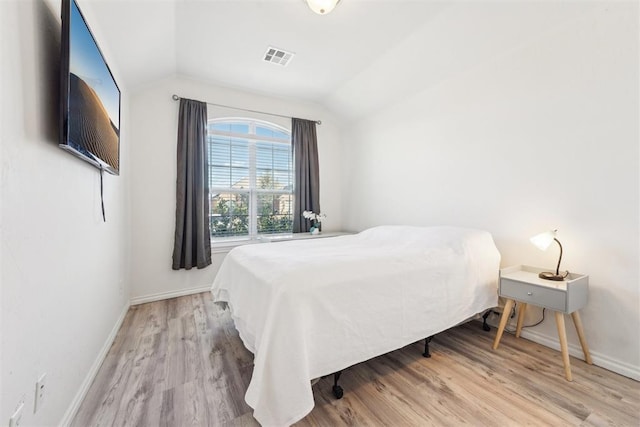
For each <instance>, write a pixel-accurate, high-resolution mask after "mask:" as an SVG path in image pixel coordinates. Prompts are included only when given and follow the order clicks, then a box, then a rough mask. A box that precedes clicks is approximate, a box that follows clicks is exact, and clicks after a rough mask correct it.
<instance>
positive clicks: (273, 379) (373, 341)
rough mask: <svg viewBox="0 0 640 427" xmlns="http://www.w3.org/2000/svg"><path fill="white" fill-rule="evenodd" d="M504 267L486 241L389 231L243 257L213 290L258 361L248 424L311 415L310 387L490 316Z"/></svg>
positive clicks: (259, 248) (232, 257) (252, 250)
mask: <svg viewBox="0 0 640 427" xmlns="http://www.w3.org/2000/svg"><path fill="white" fill-rule="evenodd" d="M499 264H500V254H499V253H498V250H497V249H496V247H495V244H494V242H493V239H492V237H491V235H490V234H489V233H487V232H485V231H479V230H472V229H463V228H455V227H409V226H383V227H375V228H371V229H368V230H365V231H363V232H361V233H359V234H357V235H350V236H341V237H334V238H323V239H310V240H299V241H288V242H279V243H270V244H257V245H247V246H241V247H237V248H235V249H233V250H232V251H231V252H229V254H228V255H227V257H226V258H225V260H224V262H223V264H222V266H221V268H220V271H219V272H218V274H217V276H216V279H215V281H214V283H213V287H212V290H211V292H212V293H213V296H214V299H215V301H217V302H226V303H228V305H229V308H230V310H231V314H232V316H233V319H234V322H235V325H236V328H237V329H238V331H239V334H240V337H241V339H242V341H243V342H244V345H245V346H246V347H247V348H248V349H249V350H250V351H251V352H252V353H254V355H255V358H254V365H255V366H254V370H253V376H252V378H251V383H250V385H249V388H248V390H247V394H246V396H245V399H246V401H247V403H248V404H249V405H250V406H251V407H252V408H253V409H254V413H253V416H254V417H255V418H256V420H258V421H259V422H260V423H261V424H262V425H268V426H271V425H277V426H280V425H289V424H292V423H294V422H296V421H298V420H300V419H302V418H303V417H304V416H305V415H306V414H308V413H309V412H310V411H311V409H312V408H313V406H314V401H313V393H312V390H311V385H310V380H311V379H313V378H317V377H320V376H322V375H327V374H331V373H333V372H336V371H339V370H341V369H344V368H347V367H349V366H351V365H354V364H356V363H359V362H362V361H365V360H368V359H370V358H372V357H375V356H378V355H381V354H384V353H387V352H389V351H392V350H396V349H398V348H401V347H403V346H405V345H407V344H410V343H412V342H415V341H418V340H420V339H423V338H425V337H428V336H431V335H433V334H436V333H438V332H441V331H444V330H446V329H448V328H450V327H452V326H455V325H456V324H458V323H460V322H461V321H463V320H466V319H468V318H470V317H472V316H473V315H475V314H477V313H479V312H482V311H484V310H486V309H488V308H490V307H495V306H496V305H497V302H498V297H497V287H498V286H497V285H498V271H499V267H500V266H499ZM345 375H348V372H346V373H345ZM346 392H347V393H348V392H349V390H346Z"/></svg>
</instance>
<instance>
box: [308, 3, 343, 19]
mask: <svg viewBox="0 0 640 427" xmlns="http://www.w3.org/2000/svg"><path fill="white" fill-rule="evenodd" d="M338 3H340V0H307V5H309V8H310V9H311V10H313V11H314V12H315V13H317V14H318V15H326V14H327V13H329V12H331V11H332V10H333V9H334V8H335V7H336V5H337V4H338Z"/></svg>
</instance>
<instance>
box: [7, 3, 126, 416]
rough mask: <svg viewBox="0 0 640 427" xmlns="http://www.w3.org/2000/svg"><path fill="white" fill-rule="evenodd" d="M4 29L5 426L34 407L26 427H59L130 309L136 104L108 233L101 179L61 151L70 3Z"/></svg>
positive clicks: (25, 9)
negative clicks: (62, 67) (38, 404)
mask: <svg viewBox="0 0 640 427" xmlns="http://www.w3.org/2000/svg"><path fill="white" fill-rule="evenodd" d="M83 12H84V13H85V16H86V18H87V20H88V21H89V22H90V23H91V24H92V25H91V26H92V29H93V31H94V34H95V35H96V38H97V39H98V40H99V41H100V40H101V38H100V29H99V27H98V26H97V19H96V18H97V17H96V16H94V14H92V13H91V12H92V11H91V8H90V7H89V5H87V7H84V8H83ZM0 19H1V24H0V40H1V43H2V48H1V52H2V55H1V57H2V62H1V64H2V65H1V67H0V69H1V73H2V74H1V85H2V86H1V87H2V91H1V93H2V97H1V101H0V105H1V106H2V110H1V113H0V119H1V120H0V123H1V124H2V127H1V133H0V135H1V138H2V140H1V153H2V154H1V156H2V157H1V162H2V166H1V171H2V173H1V175H0V176H1V181H0V194H1V198H0V201H1V203H2V209H1V217H0V232H1V238H0V241H1V248H0V257H1V261H2V263H1V274H0V280H1V284H0V292H1V294H0V297H1V298H0V300H1V301H0V307H1V316H0V319H1V324H0V326H1V330H0V332H1V334H0V335H1V343H0V352H1V359H0V365H1V368H0V369H1V375H0V399H1V402H0V425H6V424H8V422H9V417H10V416H11V414H12V413H13V411H14V409H15V407H16V405H17V404H18V402H19V400H20V399H22V398H24V399H25V409H24V413H23V418H22V425H30V426H33V425H38V426H45V425H46V426H51V425H58V424H59V423H60V422H61V421H62V420H63V418H64V416H65V413H66V412H67V411H68V410H69V409H70V408H71V406H72V402H74V399H75V398H76V396H77V394H78V392H79V390H81V388H82V386H83V385H86V384H85V383H84V381H85V380H86V378H87V374H88V372H90V370H91V369H92V368H94V367H95V362H96V360H97V358H98V356H99V354H100V353H101V351H102V350H104V346H105V344H107V345H108V344H110V343H109V342H107V339H108V337H109V336H110V334H111V333H112V332H113V328H114V326H115V325H116V324H117V322H118V320H119V319H120V318H121V316H122V314H123V313H124V311H125V310H126V308H127V307H128V301H129V292H130V291H129V282H128V275H129V271H128V265H127V260H128V253H127V252H128V239H129V238H128V211H127V207H128V203H127V194H128V193H127V181H128V175H129V167H128V146H129V143H130V142H129V141H130V140H129V138H128V137H127V136H128V130H127V128H128V126H129V120H128V108H127V102H126V100H127V96H126V93H123V95H124V96H123V101H124V102H123V117H122V148H121V161H122V165H121V175H120V176H119V177H114V176H111V175H106V176H105V188H104V189H105V207H106V215H107V222H106V223H103V222H102V217H101V210H100V178H99V173H98V170H97V169H95V168H94V167H92V166H90V165H89V164H87V163H85V162H83V161H81V160H79V159H77V158H76V157H74V156H72V155H70V154H68V153H66V152H64V151H63V150H61V149H60V148H58V147H57V144H58V93H59V90H58V85H59V55H60V2H59V1H58V0H47V1H24V0H21V1H3V2H0ZM93 23H95V25H93ZM101 47H102V49H103V52H104V53H105V55H106V56H107V59H108V58H109V49H108V46H106V45H104V44H102V46H101ZM110 65H111V66H112V67H113V68H112V69H113V71H114V73H115V75H116V79H117V78H118V73H117V64H114V63H113V62H111V63H110ZM107 348H108V347H107ZM43 373H46V374H47V385H46V388H47V391H46V400H45V402H44V405H43V406H42V408H41V409H40V410H39V411H38V413H37V414H35V415H34V413H33V405H34V396H35V383H36V380H37V379H38V377H39V375H41V374H43Z"/></svg>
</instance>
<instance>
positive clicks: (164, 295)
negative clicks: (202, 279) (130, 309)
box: [131, 286, 211, 305]
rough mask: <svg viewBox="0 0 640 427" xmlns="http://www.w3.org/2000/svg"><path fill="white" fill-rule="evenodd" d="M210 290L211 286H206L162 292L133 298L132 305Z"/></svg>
mask: <svg viewBox="0 0 640 427" xmlns="http://www.w3.org/2000/svg"><path fill="white" fill-rule="evenodd" d="M210 290H211V286H204V287H199V288H190V289H181V290H179V291H170V292H160V293H158V294H151V295H145V296H141V297H135V298H131V305H138V304H144V303H147V302H154V301H161V300H163V299H169V298H176V297H183V296H185V295H193V294H199V293H200V292H207V291H210Z"/></svg>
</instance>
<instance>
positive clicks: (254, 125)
mask: <svg viewBox="0 0 640 427" xmlns="http://www.w3.org/2000/svg"><path fill="white" fill-rule="evenodd" d="M207 141H208V144H209V145H208V149H209V159H208V162H209V201H210V204H209V206H210V209H211V213H210V224H211V237H212V240H214V241H220V240H229V239H255V238H256V237H257V236H258V235H260V234H271V233H291V231H292V229H293V215H292V211H293V159H292V154H291V136H290V133H289V131H288V130H286V129H284V128H281V127H280V126H277V125H275V124H272V123H268V122H262V121H258V120H251V119H235V118H234V119H229V118H226V119H212V120H209V124H208V135H207Z"/></svg>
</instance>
